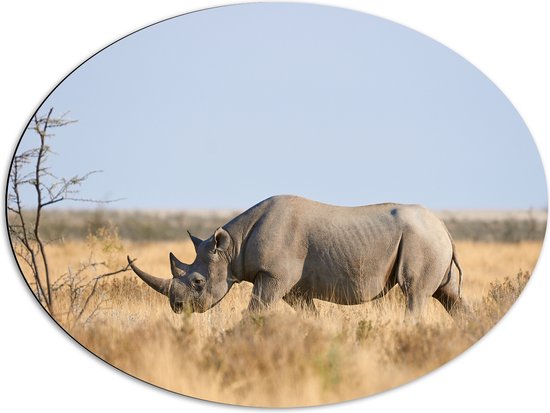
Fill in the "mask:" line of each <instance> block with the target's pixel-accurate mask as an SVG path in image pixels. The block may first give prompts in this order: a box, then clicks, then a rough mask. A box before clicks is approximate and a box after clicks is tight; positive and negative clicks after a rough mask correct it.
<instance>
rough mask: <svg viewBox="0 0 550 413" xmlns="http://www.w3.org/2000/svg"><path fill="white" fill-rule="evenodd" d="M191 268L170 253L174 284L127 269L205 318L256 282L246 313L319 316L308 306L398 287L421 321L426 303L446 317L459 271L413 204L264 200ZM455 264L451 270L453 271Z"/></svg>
mask: <svg viewBox="0 0 550 413" xmlns="http://www.w3.org/2000/svg"><path fill="white" fill-rule="evenodd" d="M189 236H190V237H191V240H192V242H193V245H194V247H195V250H196V254H197V255H196V258H195V260H194V261H193V263H191V264H185V263H183V262H181V261H180V260H178V259H177V258H176V257H175V256H174V254H172V253H171V252H170V255H169V257H170V268H171V272H172V278H169V279H166V278H158V277H155V276H152V275H150V274H148V273H146V272H144V271H142V270H140V269H139V268H138V267H137V266H136V265H135V263H134V260H131V259H130V257H128V262H129V264H130V266H131V267H132V269H133V271H134V272H135V273H136V274H137V275H138V276H139V277H140V278H141V279H142V280H143V281H144V282H145V283H146V284H148V285H149V286H150V287H152V288H153V289H154V290H156V291H158V292H159V293H161V294H164V295H166V296H168V297H169V301H170V306H171V308H172V310H173V311H174V312H176V313H181V312H183V311H186V312H204V311H207V310H208V309H210V308H211V307H213V306H215V305H216V304H217V303H218V302H219V301H220V300H221V299H222V298H223V297H224V296H225V295H226V294H227V292H228V291H229V290H230V288H231V286H232V285H233V284H234V283H240V282H243V281H247V282H250V283H252V284H253V289H252V298H251V300H250V303H249V310H251V311H259V310H262V309H265V308H268V307H270V306H271V305H272V304H273V303H275V302H276V301H277V300H279V299H283V300H284V301H286V302H287V303H288V304H290V305H291V306H292V307H294V308H296V309H298V308H302V309H306V310H311V311H316V309H315V305H314V302H313V299H314V298H315V299H318V300H324V301H329V302H332V303H337V304H345V305H353V304H361V303H365V302H367V301H370V300H374V299H376V298H379V297H382V296H383V295H384V294H386V293H387V292H388V291H389V290H390V289H391V288H392V287H393V286H395V285H396V284H398V285H399V287H400V288H401V290H402V291H403V293H404V294H405V296H406V303H407V304H406V310H405V312H406V313H407V314H411V315H413V316H414V315H418V314H419V313H420V312H421V311H422V308H423V307H424V305H425V303H426V301H427V300H428V299H429V298H430V297H435V298H436V299H437V300H439V301H440V302H441V304H443V306H444V308H445V309H446V310H447V311H448V312H449V313H450V314H451V315H453V314H455V313H456V311H457V308H459V307H463V306H465V305H466V303H464V302H463V301H462V300H461V294H460V289H461V284H462V270H461V268H460V264H459V263H458V260H457V256H456V252H455V245H454V243H453V240H452V238H451V235H450V234H449V232H448V230H447V228H446V227H445V225H444V223H443V222H442V221H441V220H440V219H439V218H438V217H437V216H436V215H434V214H433V213H432V212H430V211H429V210H428V209H426V208H424V207H422V206H419V205H402V204H395V203H385V204H377V205H367V206H358V207H342V206H333V205H328V204H323V203H320V202H316V201H312V200H308V199H305V198H301V197H298V196H290V195H281V196H274V197H271V198H268V199H266V200H264V201H262V202H260V203H258V204H257V205H255V206H253V207H251V208H250V209H248V210H247V211H245V212H243V213H242V214H240V215H238V216H237V217H235V218H234V219H232V220H231V221H229V222H228V223H227V224H225V225H223V226H222V227H220V228H218V229H217V230H216V231H215V232H214V234H213V235H212V236H211V237H210V238H208V239H206V240H201V239H199V238H197V237H195V236H193V235H191V234H190V233H189ZM453 264H454V265H453Z"/></svg>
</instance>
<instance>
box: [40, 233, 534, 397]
mask: <svg viewBox="0 0 550 413" xmlns="http://www.w3.org/2000/svg"><path fill="white" fill-rule="evenodd" d="M111 241H112V240H111ZM111 241H108V242H107V243H105V241H104V240H103V241H102V240H100V239H94V240H92V242H91V243H85V242H67V243H64V244H62V245H51V246H50V247H49V249H48V253H49V258H50V265H51V269H52V273H53V274H57V275H59V274H63V273H65V272H66V271H67V267H72V268H78V266H79V262H81V261H83V260H84V261H85V260H87V259H88V258H89V256H90V251H91V250H93V251H94V257H95V259H96V260H99V261H104V262H105V263H106V265H107V267H108V268H112V269H114V268H117V267H120V266H122V265H124V260H125V256H126V254H129V255H130V256H132V257H139V265H140V267H141V268H143V269H146V270H147V271H148V272H150V273H153V274H156V275H159V276H166V277H168V276H169V275H168V274H169V267H168V252H169V251H173V252H174V253H176V255H178V257H180V258H181V259H183V260H186V261H192V259H193V256H194V252H193V248H192V245H191V243H190V242H157V243H129V242H128V243H127V242H124V243H123V246H122V248H121V245H120V242H119V240H115V242H111ZM540 249H541V243H540V242H522V243H519V244H500V243H474V242H458V243H457V251H458V254H459V260H460V262H461V264H462V267H463V268H464V271H465V276H464V288H463V294H464V296H465V297H466V298H468V299H469V300H470V301H472V303H473V304H474V308H475V317H474V318H473V319H470V320H466V321H463V322H460V323H456V322H454V321H453V320H452V319H451V318H450V317H449V316H448V315H447V313H446V312H445V311H444V310H443V309H442V307H441V306H440V304H439V303H437V302H435V300H434V301H433V302H432V303H430V305H429V308H427V310H426V313H425V314H424V317H423V318H422V320H420V321H418V322H416V323H405V322H403V315H404V299H403V296H402V294H401V292H400V291H399V289H398V288H395V289H394V290H392V291H390V293H389V294H388V295H386V296H385V297H384V298H382V299H380V300H378V301H375V302H371V303H367V304H364V305H359V306H338V305H334V304H330V303H325V302H319V301H317V302H316V305H317V307H318V308H319V315H318V316H317V317H315V316H313V315H311V314H308V313H303V312H298V313H297V312H295V311H294V310H292V309H290V307H288V306H287V305H286V304H284V303H283V302H280V303H278V304H277V305H276V306H275V308H274V309H273V310H272V311H270V312H269V313H265V314H262V315H249V314H247V313H245V312H244V310H245V308H246V306H247V304H248V300H249V295H250V292H251V285H249V284H246V283H243V284H241V285H236V286H235V287H233V289H232V290H231V291H230V292H229V294H228V295H227V296H226V297H225V298H224V299H223V300H222V302H221V303H220V305H218V306H217V307H214V308H213V309H211V310H210V311H208V312H206V313H204V314H192V315H189V316H180V315H175V314H173V313H172V312H171V310H170V308H169V306H168V303H167V300H166V299H165V298H164V297H162V296H160V295H159V294H157V293H155V292H154V291H152V290H151V289H150V288H148V287H146V286H145V285H143V283H142V282H141V281H140V280H138V279H137V277H135V276H133V275H132V274H130V273H126V274H123V275H118V276H115V277H112V278H109V279H108V280H105V281H102V282H101V284H100V285H99V287H98V292H99V293H98V294H96V296H94V300H96V301H95V303H94V304H98V303H100V301H102V300H104V301H103V302H102V304H101V310H100V311H98V312H97V313H96V314H95V316H94V317H93V318H91V319H90V320H88V321H87V322H80V323H74V324H71V323H69V322H68V321H67V320H68V318H67V317H66V315H67V307H68V303H69V302H70V300H69V297H68V293H67V291H66V290H63V289H60V290H59V291H58V292H57V293H56V294H57V297H56V300H57V303H58V305H57V308H58V314H57V315H56V318H57V319H58V321H59V322H60V323H61V324H62V325H63V326H64V327H65V328H66V329H68V330H69V333H70V334H71V335H73V336H74V337H75V338H76V339H77V340H78V341H79V342H81V343H82V344H83V345H84V346H86V347H87V348H89V349H90V350H91V351H93V352H94V353H95V354H97V355H98V356H99V357H101V358H102V359H104V360H105V361H107V362H109V363H111V364H113V365H114V366H116V367H118V368H120V369H122V370H123V371H126V372H127V373H129V374H131V375H134V376H136V377H138V378H140V379H142V380H145V381H147V382H150V383H153V384H155V385H157V386H160V387H164V388H166V389H169V390H172V391H175V392H178V393H182V394H186V395H190V396H194V397H199V398H203V399H207V400H215V401H220V402H226V403H234V404H241V405H255V406H297V405H302V406H303V405H317V404H323V403H331V402H337V401H342V400H348V399H353V398H358V397H363V396H367V395H370V394H374V393H377V392H380V391H383V390H386V389H389V388H392V387H395V386H398V385H400V384H403V383H406V382H408V381H410V380H412V379H414V378H416V377H419V376H421V375H423V374H425V373H427V372H428V371H430V370H433V369H434V368H437V367H438V366H440V365H442V364H444V363H445V362H447V361H448V360H450V359H452V358H453V357H455V356H456V355H458V354H460V353H461V352H462V351H464V350H465V349H466V348H468V347H469V346H471V345H472V344H473V343H474V342H475V341H477V340H478V339H479V337H481V336H482V335H483V334H484V333H485V332H486V331H487V330H488V329H489V328H490V327H491V326H492V325H494V323H495V322H496V321H498V319H499V318H500V317H501V316H502V315H503V314H504V312H505V311H506V310H507V309H508V308H509V306H510V305H511V304H512V303H513V301H514V300H515V298H517V295H518V294H519V293H520V292H521V289H522V287H523V285H524V283H525V282H526V281H527V279H528V276H526V275H525V273H524V274H523V275H521V276H519V277H517V276H516V274H518V273H519V272H520V271H525V272H530V271H532V269H533V268H534V265H535V263H536V261H537V259H538V256H539V253H540ZM87 276H88V277H91V276H93V272H89V273H88V274H87ZM64 311H65V313H64Z"/></svg>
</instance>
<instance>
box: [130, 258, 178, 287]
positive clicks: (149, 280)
mask: <svg viewBox="0 0 550 413" xmlns="http://www.w3.org/2000/svg"><path fill="white" fill-rule="evenodd" d="M127 258H128V264H130V267H132V270H134V272H135V273H136V275H137V276H138V277H139V278H141V279H142V280H143V281H145V283H146V284H147V285H148V286H149V287H151V288H152V289H153V290H155V291H158V292H159V293H161V294H164V295H168V291H169V290H170V283H171V280H167V279H165V278H158V277H154V276H152V275H150V274H147V273H146V272H144V271H141V270H140V269H139V268H138V267H137V266H136V265H134V262H133V261H132V260H131V259H130V257H129V256H128V257H127Z"/></svg>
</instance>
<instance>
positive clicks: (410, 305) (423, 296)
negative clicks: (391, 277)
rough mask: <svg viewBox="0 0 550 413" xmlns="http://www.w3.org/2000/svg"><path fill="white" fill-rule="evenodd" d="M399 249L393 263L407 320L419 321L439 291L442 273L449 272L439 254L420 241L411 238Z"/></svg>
mask: <svg viewBox="0 0 550 413" xmlns="http://www.w3.org/2000/svg"><path fill="white" fill-rule="evenodd" d="M404 238H405V237H403V238H402V244H401V245H400V248H399V253H398V258H397V262H396V268H395V271H396V278H397V284H398V285H399V287H400V288H401V291H403V293H404V294H405V297H406V300H407V309H406V318H407V319H410V318H418V317H419V316H421V315H422V314H423V310H424V308H425V306H426V303H427V302H428V300H429V299H430V298H431V297H432V296H433V295H434V293H435V292H436V291H437V290H438V289H439V288H440V285H441V283H442V282H441V279H442V276H441V274H445V272H446V271H448V264H445V263H444V262H443V261H442V260H441V258H440V256H439V255H438V250H437V248H434V247H433V245H430V244H429V243H426V242H425V241H424V240H423V239H422V238H420V237H416V236H414V234H413V236H410V238H409V239H408V240H406V241H409V242H408V243H405V242H403V241H404Z"/></svg>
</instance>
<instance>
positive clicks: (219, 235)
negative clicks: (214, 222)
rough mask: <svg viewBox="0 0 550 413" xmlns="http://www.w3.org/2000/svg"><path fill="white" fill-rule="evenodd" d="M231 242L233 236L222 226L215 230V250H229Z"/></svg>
mask: <svg viewBox="0 0 550 413" xmlns="http://www.w3.org/2000/svg"><path fill="white" fill-rule="evenodd" d="M230 243H231V236H230V235H229V232H227V231H226V230H225V229H223V228H222V227H219V228H218V229H217V230H216V232H214V250H221V251H227V249H228V248H229V244H230Z"/></svg>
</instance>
